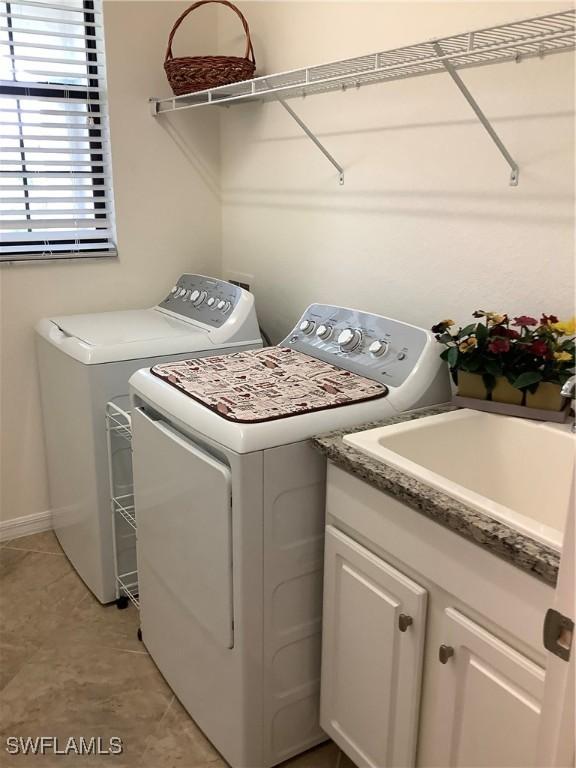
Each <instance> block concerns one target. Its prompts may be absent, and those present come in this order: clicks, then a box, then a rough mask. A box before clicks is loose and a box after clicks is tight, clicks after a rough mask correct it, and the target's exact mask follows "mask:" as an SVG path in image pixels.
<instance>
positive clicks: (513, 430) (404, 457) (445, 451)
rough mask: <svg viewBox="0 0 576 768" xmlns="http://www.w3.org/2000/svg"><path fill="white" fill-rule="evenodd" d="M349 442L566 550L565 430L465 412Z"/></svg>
mask: <svg viewBox="0 0 576 768" xmlns="http://www.w3.org/2000/svg"><path fill="white" fill-rule="evenodd" d="M344 441H345V442H346V443H348V444H349V445H352V446H354V448H356V449H357V450H359V451H362V452H363V453H366V454H368V455H369V456H372V457H373V458H375V459H378V460H379V461H382V462H383V463H384V464H387V465H390V466H392V467H395V468H396V469H399V470H400V471H401V472H404V473H405V474H407V475H410V476H411V477H414V478H416V479H418V480H420V481H422V482H423V483H425V484H426V485H429V486H432V487H433V488H436V489H438V490H440V491H442V492H443V493H445V494H446V495H447V496H450V497H451V498H453V499H456V500H458V501H462V502H464V503H465V504H467V505H468V506H471V507H473V508H475V509H477V510H478V511H479V512H482V513H484V514H485V515H488V516H489V517H492V518H494V519H496V520H499V521H501V522H504V523H506V524H507V525H510V526H511V527H513V528H514V529H516V530H517V531H519V532H520V533H523V534H525V535H527V536H530V537H531V538H533V539H536V540H537V541H539V542H541V543H542V544H546V545H548V546H550V547H552V548H554V549H556V550H558V551H560V550H561V549H562V538H563V532H564V522H565V518H566V513H567V510H568V504H569V497H570V487H571V483H572V471H573V467H574V457H575V445H576V440H575V438H574V435H573V434H572V433H571V432H570V430H569V428H568V426H567V425H565V424H563V425H558V424H549V423H546V422H537V421H528V420H526V419H517V418H512V417H509V416H497V415H495V414H491V413H482V412H480V411H473V410H468V409H461V410H457V411H449V412H447V413H442V414H439V415H436V416H426V417H423V418H421V419H415V420H413V421H406V422H402V423H400V424H392V425H390V426H387V427H379V428H377V429H370V430H367V431H365V432H358V433H356V434H354V435H346V436H345V437H344Z"/></svg>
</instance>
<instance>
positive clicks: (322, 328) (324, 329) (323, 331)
mask: <svg viewBox="0 0 576 768" xmlns="http://www.w3.org/2000/svg"><path fill="white" fill-rule="evenodd" d="M316 336H318V338H319V339H323V340H324V341H326V340H327V339H329V338H330V336H332V326H331V325H325V324H324V323H322V325H319V326H318V328H317V329H316Z"/></svg>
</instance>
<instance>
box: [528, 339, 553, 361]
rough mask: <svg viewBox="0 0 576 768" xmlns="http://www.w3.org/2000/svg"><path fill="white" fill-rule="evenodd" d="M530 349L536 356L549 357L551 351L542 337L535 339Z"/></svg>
mask: <svg viewBox="0 0 576 768" xmlns="http://www.w3.org/2000/svg"><path fill="white" fill-rule="evenodd" d="M529 349H530V352H532V354H533V355H536V357H548V356H549V353H550V350H549V348H548V344H546V342H545V341H542V339H536V341H533V342H532V344H530V347H529Z"/></svg>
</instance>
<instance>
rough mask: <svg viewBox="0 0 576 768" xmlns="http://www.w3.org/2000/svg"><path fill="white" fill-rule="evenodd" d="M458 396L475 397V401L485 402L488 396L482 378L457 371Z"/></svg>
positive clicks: (478, 375) (476, 374) (474, 374)
mask: <svg viewBox="0 0 576 768" xmlns="http://www.w3.org/2000/svg"><path fill="white" fill-rule="evenodd" d="M458 394H459V395H460V397H475V398H476V399H477V400H486V398H487V396H488V393H487V392H486V387H485V386H484V381H483V380H482V376H480V374H479V373H468V371H458Z"/></svg>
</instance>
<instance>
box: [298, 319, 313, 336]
mask: <svg viewBox="0 0 576 768" xmlns="http://www.w3.org/2000/svg"><path fill="white" fill-rule="evenodd" d="M315 325H316V323H315V322H314V320H302V322H301V323H300V326H299V327H300V330H301V331H302V333H305V334H306V335H310V334H311V333H312V331H313V330H314V326H315Z"/></svg>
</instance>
